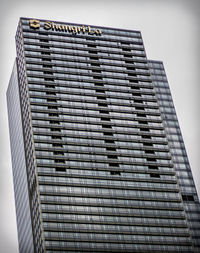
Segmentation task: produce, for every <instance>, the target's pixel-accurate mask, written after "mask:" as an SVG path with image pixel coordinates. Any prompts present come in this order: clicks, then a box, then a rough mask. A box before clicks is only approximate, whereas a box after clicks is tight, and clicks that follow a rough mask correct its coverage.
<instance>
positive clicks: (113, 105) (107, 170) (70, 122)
mask: <svg viewBox="0 0 200 253" xmlns="http://www.w3.org/2000/svg"><path fill="white" fill-rule="evenodd" d="M53 24H54V28H52V29H49V30H45V29H44V28H43V27H44V26H45V21H43V20H40V27H33V28H32V27H31V25H30V21H29V19H27V18H21V19H20V22H19V26H18V31H17V35H16V45H17V63H18V65H17V69H16V70H15V72H16V73H18V82H16V83H15V85H16V86H18V87H19V98H20V99H19V100H20V102H19V103H18V106H19V108H20V110H21V115H22V118H21V119H20V121H22V125H23V136H24V146H25V149H24V156H25V160H26V165H25V164H24V169H25V170H26V178H27V185H26V188H27V189H26V192H27V194H28V196H29V202H28V203H29V212H30V216H29V218H30V220H31V222H32V237H33V238H32V239H33V242H32V244H33V245H32V246H33V247H34V250H35V252H56V251H58V252H161V251H162V252H195V251H196V252H198V251H197V250H198V233H199V230H198V229H199V227H197V226H196V225H195V224H194V221H195V219H196V220H197V219H198V214H199V213H198V212H199V202H198V198H197V194H196V190H195V187H194V182H193V179H192V176H191V170H190V168H189V163H188V160H187V156H186V154H185V149H184V146H183V145H182V146H181V147H182V149H181V151H182V152H183V153H181V155H179V153H178V154H177V153H176V147H174V146H173V145H174V141H176V140H175V139H176V138H181V135H180V129H179V127H178V125H177V123H176V122H177V119H176V118H175V117H173V119H174V118H175V120H174V122H175V124H176V126H175V130H176V132H175V133H174V132H173V133H172V132H170V131H173V130H171V128H168V124H170V121H167V119H165V110H166V112H167V111H168V110H169V111H170V110H172V113H173V111H174V115H175V110H174V108H173V107H167V105H165V101H164V99H161V98H159V96H160V94H161V96H162V91H161V93H160V92H159V86H157V83H156V82H157V79H159V73H158V74H157V68H156V67H154V62H152V61H148V60H147V58H146V54H145V50H144V45H143V41H142V38H141V33H140V32H138V31H129V30H121V29H113V28H105V27H101V28H100V27H92V29H101V31H102V35H99V34H90V33H89V32H88V33H86V32H84V33H83V32H82V33H81V32H80V31H79V32H78V33H77V34H73V33H72V32H71V33H70V32H66V31H65V30H64V29H65V27H71V28H70V29H71V30H70V31H72V27H74V28H73V29H75V28H76V27H83V25H75V24H60V23H55V22H54V23H53ZM63 27H64V28H63ZM76 29H78V28H76ZM80 29H83V28H80ZM88 29H89V28H88ZM68 30H69V28H68ZM161 71H162V82H163V83H164V84H166V85H168V84H167V81H166V76H165V73H164V71H163V69H161ZM167 87H168V86H167ZM168 89H169V88H168ZM167 94H168V96H169V99H171V95H170V93H167ZM163 95H165V94H164V93H163ZM9 97H10V95H8V101H9ZM9 107H10V104H9V103H8V108H9ZM170 113H171V112H170ZM9 120H10V121H13V116H12V115H10V117H9ZM12 128H13V126H12V124H11V125H10V131H11V132H12V131H13V130H12ZM13 138H16V137H12V136H11V143H12V142H13V141H14V140H13ZM177 145H181V143H179V144H177ZM11 149H12V145H11ZM173 152H174V153H173ZM12 156H16V154H14V155H13V154H12ZM185 157H186V160H183V159H184V158H185ZM180 162H181V164H182V165H181V169H178V168H179V167H178V166H179V163H180ZM13 164H15V162H13ZM187 165H188V167H187V170H185V172H186V171H187V172H188V173H190V177H189V176H188V175H189V174H187V175H186V176H185V174H181V173H182V171H183V167H184V166H187ZM13 166H14V165H13ZM25 166H26V168H25ZM13 170H14V169H13ZM15 177H16V176H15V175H14V178H15ZM183 179H184V180H183ZM188 181H189V183H188ZM181 182H182V184H181ZM14 184H16V185H18V184H19V187H20V188H21V191H22V190H23V189H25V188H24V186H23V185H21V184H20V182H19V183H18V182H15V179H14ZM188 184H189V185H188ZM16 187H17V186H16ZM188 189H191V191H190V192H191V194H188ZM15 192H16V191H15ZM15 194H17V193H15ZM184 196H186V197H184ZM190 196H193V199H192V200H191V199H190V198H191V197H190ZM17 204H18V202H17V201H16V205H17ZM17 215H18V214H17ZM24 215H26V214H24ZM195 215H196V216H195ZM20 233H22V232H21V231H20V230H19V234H20ZM21 252H24V251H23V250H22V251H21Z"/></svg>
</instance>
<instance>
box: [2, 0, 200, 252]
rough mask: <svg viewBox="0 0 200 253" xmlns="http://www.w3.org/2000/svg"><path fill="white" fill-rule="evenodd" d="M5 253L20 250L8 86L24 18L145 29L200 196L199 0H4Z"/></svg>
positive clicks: (3, 188) (148, 46)
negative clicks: (162, 67) (165, 79)
mask: <svg viewBox="0 0 200 253" xmlns="http://www.w3.org/2000/svg"><path fill="white" fill-rule="evenodd" d="M0 4H1V5H0V6H1V7H0V34H1V38H0V61H1V65H0V109H1V113H0V163H1V166H0V203H1V205H0V252H2V253H16V252H18V244H17V230H16V220H15V206H14V192H13V184H12V169H11V158H10V147H9V145H10V144H9V133H8V123H7V106H6V98H5V96H6V95H5V94H6V89H7V86H8V81H9V78H10V74H11V70H12V66H13V63H14V59H15V56H16V54H15V39H14V38H15V32H16V28H17V23H18V20H19V17H33V18H41V19H51V20H57V21H65V22H67V21H68V22H73V23H85V24H90V25H100V26H110V27H118V28H127V29H132V30H140V31H141V32H142V36H143V40H144V44H145V48H146V53H147V57H148V59H152V60H161V61H163V62H164V65H165V70H166V73H167V77H168V81H169V84H170V88H171V92H172V96H173V99H174V103H175V107H176V112H177V115H178V119H179V123H180V126H181V130H182V134H183V138H184V141H185V145H186V150H187V153H188V156H189V160H190V165H191V167H192V172H193V176H194V179H195V183H196V187H197V189H198V192H199V195H200V176H199V172H198V169H199V168H198V166H199V164H200V156H199V154H198V151H199V142H198V140H199V136H200V130H199V129H200V128H199V127H198V124H200V120H199V119H200V117H199V116H200V115H199V110H198V108H200V106H199V103H200V102H199V100H198V96H199V86H198V85H199V69H200V68H199V67H200V58H199V44H200V43H199V42H200V30H199V22H200V15H199V14H200V1H198V0H168V1H165V0H122V1H121V0H115V1H114V0H107V1H105V0H103V1H95V0H93V1H92V0H88V1H84V0H82V1H81V0H79V1H78V0H71V1H69V0H63V1H62V0H54V1H52V0H43V1H39V0H32V1H30V0H26V1H25V0H24V1H23V0H18V1H11V0H0Z"/></svg>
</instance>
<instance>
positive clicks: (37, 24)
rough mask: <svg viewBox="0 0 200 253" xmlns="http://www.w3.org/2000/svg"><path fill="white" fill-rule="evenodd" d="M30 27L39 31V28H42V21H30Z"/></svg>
mask: <svg viewBox="0 0 200 253" xmlns="http://www.w3.org/2000/svg"><path fill="white" fill-rule="evenodd" d="M29 25H30V27H31V28H34V29H37V28H39V27H40V21H39V20H36V19H31V20H30V21H29Z"/></svg>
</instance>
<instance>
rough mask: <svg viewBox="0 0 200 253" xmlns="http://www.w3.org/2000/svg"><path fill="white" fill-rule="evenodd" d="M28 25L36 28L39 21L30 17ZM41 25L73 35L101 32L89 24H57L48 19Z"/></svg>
mask: <svg viewBox="0 0 200 253" xmlns="http://www.w3.org/2000/svg"><path fill="white" fill-rule="evenodd" d="M29 26H30V28H33V29H38V28H40V21H39V20H36V19H31V20H30V21H29ZM42 27H43V29H45V30H51V31H58V32H67V33H72V34H74V35H76V34H81V33H82V34H85V33H87V34H88V35H97V36H98V35H101V34H102V31H101V29H96V28H91V27H90V26H84V25H83V26H72V25H59V24H56V23H55V22H50V21H46V22H44V24H43V26H42Z"/></svg>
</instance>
